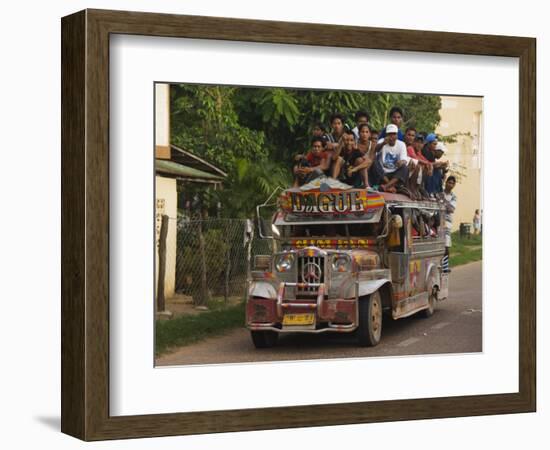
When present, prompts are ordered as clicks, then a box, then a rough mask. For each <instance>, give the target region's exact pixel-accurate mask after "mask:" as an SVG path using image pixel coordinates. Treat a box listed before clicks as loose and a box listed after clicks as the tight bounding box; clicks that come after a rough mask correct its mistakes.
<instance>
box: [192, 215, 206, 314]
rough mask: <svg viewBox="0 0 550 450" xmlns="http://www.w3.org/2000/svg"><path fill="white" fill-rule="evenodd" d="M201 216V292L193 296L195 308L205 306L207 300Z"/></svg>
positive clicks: (201, 221)
mask: <svg viewBox="0 0 550 450" xmlns="http://www.w3.org/2000/svg"><path fill="white" fill-rule="evenodd" d="M202 224H203V215H202V213H201V220H200V221H199V230H198V231H199V255H200V267H201V292H200V293H199V295H197V296H196V297H197V298H195V296H193V303H194V304H195V306H206V305H207V303H208V299H209V294H208V283H207V267H206V249H205V242H204V234H203V233H202Z"/></svg>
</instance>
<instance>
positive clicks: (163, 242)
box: [157, 214, 168, 313]
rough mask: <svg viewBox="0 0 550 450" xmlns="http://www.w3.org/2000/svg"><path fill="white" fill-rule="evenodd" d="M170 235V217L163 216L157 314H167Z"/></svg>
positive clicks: (159, 255)
mask: <svg viewBox="0 0 550 450" xmlns="http://www.w3.org/2000/svg"><path fill="white" fill-rule="evenodd" d="M167 235H168V216H167V215H166V214H163V216H162V221H161V225H160V236H159V249H158V257H159V272H158V280H157V312H159V313H163V312H165V308H166V306H165V299H164V278H165V277H166V236H167Z"/></svg>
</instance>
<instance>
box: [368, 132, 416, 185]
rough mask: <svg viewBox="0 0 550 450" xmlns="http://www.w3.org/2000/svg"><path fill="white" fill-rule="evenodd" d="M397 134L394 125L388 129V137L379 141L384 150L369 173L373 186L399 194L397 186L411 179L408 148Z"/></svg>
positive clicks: (380, 151)
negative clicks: (408, 167)
mask: <svg viewBox="0 0 550 450" xmlns="http://www.w3.org/2000/svg"><path fill="white" fill-rule="evenodd" d="M397 132H398V128H397V126H396V125H394V124H389V125H388V126H387V127H386V137H385V138H384V139H381V140H380V141H378V142H379V143H380V144H383V145H382V148H380V150H379V151H378V154H377V157H376V159H375V161H374V163H373V164H372V166H371V168H370V171H369V181H370V183H371V185H379V189H380V190H381V191H386V192H397V189H396V187H397V184H398V183H406V182H407V180H408V178H409V172H408V169H407V164H408V162H409V157H408V156H407V147H406V146H405V143H404V142H403V141H399V140H397Z"/></svg>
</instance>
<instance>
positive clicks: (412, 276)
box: [409, 259, 422, 295]
mask: <svg viewBox="0 0 550 450" xmlns="http://www.w3.org/2000/svg"><path fill="white" fill-rule="evenodd" d="M421 268H422V262H421V261H420V260H419V259H415V260H413V261H410V262H409V289H410V290H411V295H412V294H413V293H414V292H416V291H417V290H418V278H419V277H420V269H421Z"/></svg>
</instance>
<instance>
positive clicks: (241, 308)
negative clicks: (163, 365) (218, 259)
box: [155, 302, 245, 356]
mask: <svg viewBox="0 0 550 450" xmlns="http://www.w3.org/2000/svg"><path fill="white" fill-rule="evenodd" d="M244 312H245V304H244V302H241V303H239V304H237V305H232V306H228V307H227V308H217V309H214V310H211V311H205V312H203V313H200V314H193V315H185V316H180V317H176V318H175V319H171V320H157V321H156V326H155V355H156V356H158V355H160V354H161V353H165V352H166V351H168V350H169V349H170V348H172V347H180V346H182V345H189V344H192V343H194V342H197V341H200V340H202V339H204V338H206V337H208V336H215V335H218V334H222V333H223V332H225V331H227V330H230V329H232V328H236V327H242V326H244Z"/></svg>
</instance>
